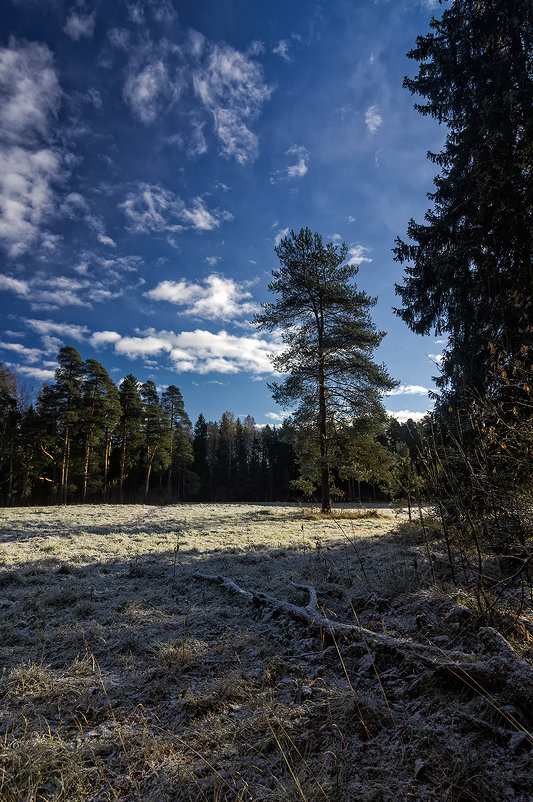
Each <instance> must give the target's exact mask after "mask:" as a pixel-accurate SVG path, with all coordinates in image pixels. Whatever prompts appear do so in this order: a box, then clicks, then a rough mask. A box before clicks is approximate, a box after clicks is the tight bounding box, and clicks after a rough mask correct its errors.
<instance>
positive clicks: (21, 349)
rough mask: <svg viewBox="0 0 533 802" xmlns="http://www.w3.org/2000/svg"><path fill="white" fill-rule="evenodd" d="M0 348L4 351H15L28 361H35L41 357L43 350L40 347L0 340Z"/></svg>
mask: <svg viewBox="0 0 533 802" xmlns="http://www.w3.org/2000/svg"><path fill="white" fill-rule="evenodd" d="M0 348H2V349H3V350H5V351H15V353H17V354H18V355H19V356H21V357H24V359H27V360H28V362H37V361H38V360H39V359H42V357H43V351H41V349H40V348H28V347H27V346H25V345H22V344H20V343H4V342H0Z"/></svg>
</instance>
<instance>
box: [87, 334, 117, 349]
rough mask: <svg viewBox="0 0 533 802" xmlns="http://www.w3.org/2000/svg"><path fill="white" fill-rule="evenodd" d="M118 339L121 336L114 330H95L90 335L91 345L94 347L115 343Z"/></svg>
mask: <svg viewBox="0 0 533 802" xmlns="http://www.w3.org/2000/svg"><path fill="white" fill-rule="evenodd" d="M120 339H122V338H121V336H120V334H118V333H117V332H116V331H95V332H94V333H93V334H91V337H90V341H91V345H93V346H94V347H95V348H99V347H100V346H103V345H110V344H113V343H116V342H118V341H119V340H120Z"/></svg>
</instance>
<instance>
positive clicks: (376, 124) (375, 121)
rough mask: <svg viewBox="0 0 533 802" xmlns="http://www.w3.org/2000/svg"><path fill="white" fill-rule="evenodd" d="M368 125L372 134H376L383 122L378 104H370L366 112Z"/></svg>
mask: <svg viewBox="0 0 533 802" xmlns="http://www.w3.org/2000/svg"><path fill="white" fill-rule="evenodd" d="M365 123H366V127H367V128H368V130H369V131H370V133H371V134H375V133H376V132H377V131H378V129H379V128H380V127H381V125H382V123H383V119H382V117H381V114H380V113H379V111H378V107H377V106H369V107H368V109H367V110H366V113H365Z"/></svg>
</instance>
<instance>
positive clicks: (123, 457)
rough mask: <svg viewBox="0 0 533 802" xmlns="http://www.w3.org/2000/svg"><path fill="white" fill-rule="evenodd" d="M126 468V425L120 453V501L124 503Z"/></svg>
mask: <svg viewBox="0 0 533 802" xmlns="http://www.w3.org/2000/svg"><path fill="white" fill-rule="evenodd" d="M125 468H126V426H124V428H123V430H122V453H121V455H120V490H119V496H120V503H121V504H123V503H124V472H125Z"/></svg>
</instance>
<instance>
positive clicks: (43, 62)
mask: <svg viewBox="0 0 533 802" xmlns="http://www.w3.org/2000/svg"><path fill="white" fill-rule="evenodd" d="M61 94H62V93H61V88H60V86H59V81H58V79H57V75H56V72H55V69H54V60H53V55H52V53H51V52H50V50H49V49H48V47H46V45H40V44H36V43H26V42H20V43H19V42H17V41H16V40H14V39H12V40H11V41H10V43H9V46H8V47H5V48H0V97H1V98H2V115H1V117H0V162H1V163H2V170H1V173H0V242H2V244H3V245H4V247H5V249H6V250H7V252H8V254H9V255H10V256H13V257H16V256H20V255H21V254H23V253H25V252H27V251H28V250H30V248H32V247H33V246H35V245H39V244H40V245H42V246H45V247H47V246H54V245H55V244H57V239H54V238H51V237H50V236H49V235H47V234H46V233H45V232H43V231H42V227H43V225H44V224H45V223H46V221H47V220H48V219H49V218H50V217H52V216H53V215H54V214H55V213H56V211H57V198H56V194H55V190H54V183H56V182H57V181H58V180H59V179H61V177H62V174H63V164H64V160H63V156H62V154H61V152H60V151H59V150H58V149H57V148H54V147H52V146H50V140H51V138H52V127H53V124H54V122H55V119H56V117H57V114H58V111H59V106H60V103H61Z"/></svg>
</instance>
